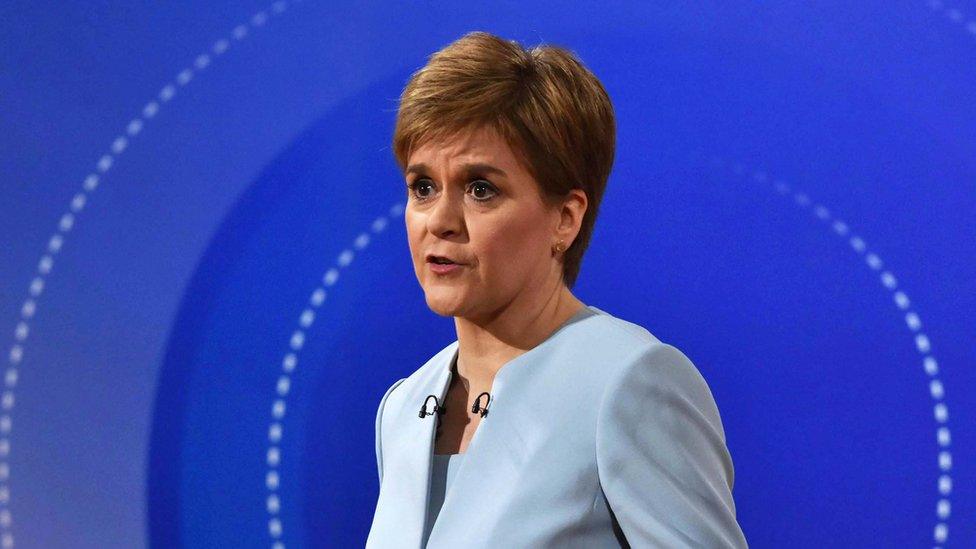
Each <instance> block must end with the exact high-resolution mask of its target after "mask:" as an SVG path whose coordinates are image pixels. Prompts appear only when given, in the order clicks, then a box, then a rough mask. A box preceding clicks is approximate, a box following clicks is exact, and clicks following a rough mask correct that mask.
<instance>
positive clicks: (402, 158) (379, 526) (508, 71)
mask: <svg viewBox="0 0 976 549" xmlns="http://www.w3.org/2000/svg"><path fill="white" fill-rule="evenodd" d="M614 146H615V122H614V116H613V108H612V106H611V103H610V100H609V97H608V96H607V93H606V91H605V90H604V88H603V86H602V85H601V84H600V82H599V81H598V80H597V79H596V77H595V76H594V75H593V74H592V73H591V72H590V71H589V70H588V69H586V68H585V67H584V66H583V65H582V63H581V62H580V61H579V60H578V59H577V58H576V57H575V56H574V55H573V54H572V53H571V52H569V51H567V50H565V49H562V48H557V47H548V46H547V47H537V48H535V49H533V50H531V51H526V50H525V49H523V48H522V47H521V46H519V45H518V44H517V43H515V42H513V41H507V40H502V39H500V38H498V37H496V36H493V35H490V34H488V33H484V32H473V33H469V34H467V35H465V36H464V37H462V38H461V39H459V40H457V41H456V42H454V43H453V44H450V45H449V46H447V47H446V48H444V49H443V50H441V51H439V52H437V53H436V54H434V55H433V56H431V58H430V60H429V62H428V63H427V65H426V66H425V67H423V68H422V69H421V70H419V71H417V72H416V73H415V74H414V75H413V76H412V77H411V79H410V81H409V83H408V84H407V86H406V89H405V90H404V92H403V95H402V97H401V99H400V108H399V112H398V114H397V123H396V129H395V134H394V137H393V147H394V153H395V156H396V160H397V163H398V164H399V166H400V168H401V170H402V171H403V174H404V176H405V178H406V185H407V195H408V200H407V205H406V210H405V214H404V215H405V218H406V228H407V236H408V241H409V246H410V253H411V256H412V259H413V266H414V271H415V273H416V276H417V280H418V281H419V282H420V285H421V287H422V288H423V290H424V293H425V296H426V300H427V305H428V306H429V307H430V309H431V310H433V311H434V312H435V313H437V314H439V315H442V316H452V317H454V322H455V328H456V330H457V340H456V341H454V342H453V343H451V344H450V345H448V346H447V347H445V348H444V349H443V350H441V351H440V352H438V353H437V354H436V355H434V356H433V357H432V358H431V359H430V360H429V361H428V362H427V363H426V364H424V365H423V366H421V367H420V368H419V369H417V370H416V371H415V372H413V373H412V374H411V375H410V376H409V377H406V378H404V379H400V380H398V381H397V382H396V383H394V384H393V385H392V386H391V387H390V388H389V390H387V391H386V394H385V395H383V398H382V399H381V401H380V404H379V408H378V410H377V414H376V460H377V468H378V471H379V478H380V494H379V499H378V501H377V505H376V511H375V514H374V517H373V523H372V527H371V529H370V532H369V538H368V539H367V542H366V545H367V547H375V548H380V547H384V548H385V547H391V548H392V547H396V548H403V547H424V546H427V547H461V546H464V547H505V548H509V547H588V548H591V547H620V546H628V545H631V546H637V547H745V546H746V541H745V538H744V537H743V534H742V531H741V529H740V528H739V525H738V523H737V522H736V518H735V504H734V502H733V499H732V484H733V466H732V461H731V458H730V455H729V452H728V450H727V448H726V445H725V434H724V431H723V428H722V423H721V420H720V418H719V413H718V409H717V408H716V405H715V402H714V400H713V398H712V395H711V393H710V391H709V389H708V386H707V385H706V383H705V380H704V379H703V378H702V377H701V375H700V374H699V372H698V370H697V368H696V367H695V366H694V365H693V364H692V363H691V361H690V360H689V359H688V358H687V357H686V356H685V355H684V354H682V353H681V352H680V351H679V350H678V349H676V348H675V347H673V346H671V345H668V344H666V343H662V342H660V341H659V340H658V339H657V338H656V337H654V336H653V335H652V334H651V333H650V332H648V331H647V330H646V329H644V328H642V327H641V326H638V325H636V324H633V323H630V322H628V321H625V320H622V319H619V318H616V317H614V316H612V315H610V314H609V313H606V312H604V311H602V310H600V309H598V308H596V307H594V306H587V305H585V304H584V303H583V302H581V301H580V300H579V299H577V298H576V297H575V296H574V295H573V293H572V291H571V290H570V288H571V287H572V286H573V284H574V282H575V280H576V276H577V274H578V272H579V268H580V262H581V260H582V256H583V252H584V250H585V249H586V247H587V244H588V242H589V239H590V235H591V234H592V232H593V226H594V222H595V219H596V212H597V208H598V206H599V203H600V198H601V196H602V195H603V190H604V188H605V186H606V182H607V179H608V177H609V175H610V170H611V167H612V165H613V156H614ZM489 411H490V414H489Z"/></svg>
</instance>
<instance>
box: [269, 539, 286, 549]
mask: <svg viewBox="0 0 976 549" xmlns="http://www.w3.org/2000/svg"><path fill="white" fill-rule="evenodd" d="M271 549H285V544H284V543H281V542H280V541H276V542H274V543H273V544H272V545H271Z"/></svg>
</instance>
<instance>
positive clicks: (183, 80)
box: [164, 69, 193, 101]
mask: <svg viewBox="0 0 976 549" xmlns="http://www.w3.org/2000/svg"><path fill="white" fill-rule="evenodd" d="M192 78H193V71H192V70H190V69H183V70H181V71H180V74H177V75H176V83H177V84H179V85H181V86H185V85H187V84H188V83H189V82H190V80H191V79H192ZM164 101H165V99H164Z"/></svg>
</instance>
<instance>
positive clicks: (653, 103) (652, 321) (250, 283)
mask: <svg viewBox="0 0 976 549" xmlns="http://www.w3.org/2000/svg"><path fill="white" fill-rule="evenodd" d="M471 30H486V31H489V32H493V33H496V34H498V35H500V36H503V37H506V38H511V39H515V40H518V41H520V42H521V43H522V44H524V45H527V46H534V45H536V44H538V43H540V42H544V43H550V44H556V45H562V46H565V47H568V48H570V49H572V50H573V51H575V52H576V53H577V54H578V55H579V56H580V57H581V58H582V60H583V61H584V62H585V63H586V64H587V65H588V66H589V67H590V68H591V69H592V70H593V71H594V72H595V73H596V74H597V76H598V77H599V78H600V79H601V80H602V81H603V83H604V85H605V86H606V88H607V90H608V92H609V94H610V96H611V98H612V100H613V102H614V106H615V109H616V114H617V121H618V150H617V160H616V165H615V168H614V172H613V174H612V176H611V179H610V183H609V186H608V190H607V194H606V196H605V199H604V203H603V204H602V206H601V209H600V216H599V219H598V221H597V224H596V230H595V234H594V238H593V242H592V244H591V246H590V250H589V251H588V252H587V255H586V257H585V260H584V263H583V269H582V272H581V275H580V279H579V281H578V282H577V284H576V286H575V288H574V292H575V293H576V294H577V296H579V297H580V298H581V299H582V300H583V301H584V302H585V303H587V304H591V305H595V306H597V307H599V308H601V309H603V310H605V311H608V312H610V313H611V314H614V315H615V316H618V317H621V318H624V319H627V320H630V321H632V322H636V323H638V324H641V325H642V326H645V327H646V328H647V329H649V330H650V331H651V332H652V333H654V334H655V335H656V336H658V337H659V338H660V339H662V340H663V341H666V342H668V343H671V344H673V345H675V346H676V347H678V348H680V349H681V350H682V351H683V352H685V353H686V354H687V355H688V356H689V357H690V358H691V359H692V360H693V361H694V363H695V364H696V366H697V367H698V368H699V370H700V371H701V372H702V374H703V375H704V377H705V378H706V380H707V381H708V383H709V385H710V387H711V389H712V392H713V394H714V396H715V399H716V401H717V403H718V405H719V409H720V411H721V414H722V420H723V423H724V426H725V431H726V436H727V439H728V446H729V449H730V452H731V454H732V457H733V461H734V463H735V470H736V475H735V488H734V497H735V501H736V506H737V511H738V519H739V522H740V524H741V525H742V528H743V531H744V532H745V534H746V537H747V539H748V540H749V543H750V545H751V546H755V547H783V546H789V547H828V546H830V547H832V546H838V547H840V546H844V547H848V546H867V547H894V546H898V547H931V546H936V547H972V546H973V544H974V542H976V523H974V521H973V520H972V517H973V516H974V514H976V473H974V470H973V462H974V458H976V455H974V453H976V443H974V442H973V436H974V434H976V433H974V420H973V417H974V410H976V399H974V396H973V389H974V388H976V373H974V369H973V367H972V365H973V361H974V350H976V338H974V337H973V326H976V298H974V295H976V292H974V290H976V288H974V286H976V285H974V283H973V281H974V280H976V254H974V252H976V250H974V235H976V187H974V181H976V160H974V159H976V156H974V153H976V102H974V101H972V97H973V94H974V93H976V64H974V63H973V62H972V60H973V59H974V55H976V3H974V2H971V1H970V2H962V1H959V2H956V1H948V0H946V1H942V0H931V1H908V2H902V3H898V4H893V3H889V2H858V3H854V4H851V3H846V2H816V3H811V2H794V1H780V2H775V3H761V4H756V3H748V2H651V3H645V2H626V3H619V4H615V5H611V6H608V5H605V4H603V3H591V4H582V3H574V4H571V5H567V4H565V3H555V2H553V3H534V4H530V5H526V4H523V3H516V2H513V3H494V4H486V5H482V6H477V7H459V6H455V5H454V4H452V3H435V2H412V3H402V4H392V3H391V4H375V5H366V6H363V5H355V4H352V3H349V4H347V3H339V2H332V3H329V2H319V3H316V2H311V1H305V2H295V1H292V0H289V1H287V2H286V1H282V2H277V3H274V4H269V3H258V2H249V1H241V2H226V3H220V4H209V5H203V4H200V3H174V4H168V5H167V4H157V3H145V4H143V5H140V4H136V3H124V4H111V3H103V2H85V3H76V4H74V5H71V4H65V3H60V2H13V3H11V4H8V5H7V6H6V7H5V16H4V17H3V18H2V19H0V113H2V114H0V130H2V131H0V185H2V187H0V191H2V192H0V327H2V326H3V325H6V328H3V329H4V330H5V331H4V332H3V335H2V336H0V346H2V347H0V350H2V353H0V359H2V364H0V373H2V376H3V377H2V378H0V383H2V386H0V547H12V546H16V547H45V548H47V547H169V546H175V545H181V546H186V547H215V546H224V547H231V546H233V547H250V546H254V547H268V546H271V547H276V546H277V547H326V546H328V547H332V546H361V545H362V544H363V543H364V541H365V539H366V534H367V532H368V529H369V524H370V520H371V518H372V512H373V507H374V505H375V501H376V496H377V489H378V487H377V477H376V470H375V467H376V463H375V455H374V447H373V442H374V440H373V436H374V432H373V421H374V418H375V412H376V406H377V404H378V402H379V398H380V397H381V396H382V394H383V392H384V391H385V389H386V388H387V387H389V385H390V384H391V383H392V382H393V381H394V380H396V379H399V378H400V377H404V376H406V375H408V374H409V373H411V372H412V371H414V370H415V369H416V368H417V367H419V366H420V365H421V364H423V363H424V362H425V361H426V360H427V359H428V358H429V357H430V356H431V355H433V354H434V353H435V352H436V351H438V350H440V349H441V348H443V347H444V346H445V345H447V344H448V343H450V342H451V341H453V340H454V339H455V335H454V325H453V321H452V319H450V318H443V317H439V316H437V315H435V314H433V313H432V312H431V311H429V310H428V309H427V308H426V305H425V302H424V299H423V293H422V291H421V289H420V287H419V285H418V284H417V281H416V279H415V277H414V274H413V270H412V266H411V264H410V257H409V254H408V249H407V243H406V234H405V230H404V224H403V217H402V207H403V200H404V198H405V193H404V188H403V183H402V178H401V176H400V174H399V172H398V171H397V169H396V165H395V164H394V162H393V157H392V152H391V150H390V137H391V133H392V129H393V122H394V117H395V111H396V105H397V98H398V96H399V93H400V91H401V89H402V87H403V85H404V84H405V82H406V80H407V78H408V77H409V75H410V74H411V72H413V71H414V70H416V69H417V68H419V67H420V66H422V65H423V64H424V62H425V60H426V58H427V56H428V55H430V54H431V53H432V52H434V51H436V50H437V49H440V48H441V47H443V46H445V45H446V44H448V43H450V42H451V41H453V40H454V39H456V38H458V37H460V36H461V35H462V34H464V33H466V32H468V31H471Z"/></svg>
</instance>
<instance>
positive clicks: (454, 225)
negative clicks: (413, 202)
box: [427, 192, 464, 236]
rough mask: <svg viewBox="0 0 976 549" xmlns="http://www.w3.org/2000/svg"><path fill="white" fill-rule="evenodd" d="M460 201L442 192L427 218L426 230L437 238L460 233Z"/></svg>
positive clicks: (461, 213) (461, 214)
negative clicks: (437, 236)
mask: <svg viewBox="0 0 976 549" xmlns="http://www.w3.org/2000/svg"><path fill="white" fill-rule="evenodd" d="M460 201H461V199H460V198H458V197H455V196H453V195H452V194H451V193H450V192H443V193H442V194H441V196H439V197H438V199H437V201H436V202H435V204H434V207H433V208H431V210H430V216H429V217H428V218H427V226H428V230H429V231H430V232H431V233H433V234H436V235H439V236H447V235H449V234H453V233H457V232H460V230H461V225H462V224H463V220H462V217H463V215H464V214H463V212H462V207H461V202H460Z"/></svg>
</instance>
